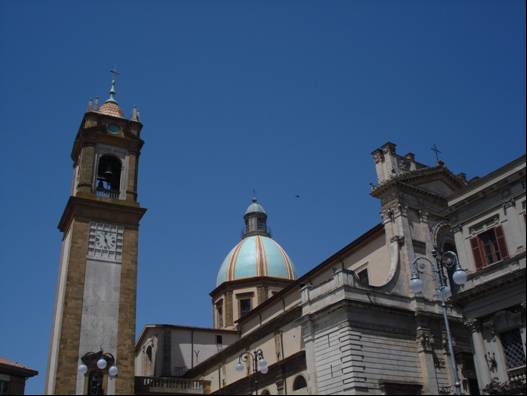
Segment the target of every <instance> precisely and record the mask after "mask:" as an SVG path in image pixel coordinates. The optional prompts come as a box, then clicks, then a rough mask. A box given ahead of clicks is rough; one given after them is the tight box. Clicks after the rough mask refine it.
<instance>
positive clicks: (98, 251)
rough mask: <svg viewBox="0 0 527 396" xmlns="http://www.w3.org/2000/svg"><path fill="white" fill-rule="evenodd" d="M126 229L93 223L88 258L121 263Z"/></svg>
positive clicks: (113, 225)
mask: <svg viewBox="0 0 527 396" xmlns="http://www.w3.org/2000/svg"><path fill="white" fill-rule="evenodd" d="M123 236H124V228H123V227H122V226H120V225H115V224H104V223H91V225H90V237H89V245H88V257H91V258H95V259H100V260H105V261H114V262H118V263H120V262H121V260H122V254H123Z"/></svg>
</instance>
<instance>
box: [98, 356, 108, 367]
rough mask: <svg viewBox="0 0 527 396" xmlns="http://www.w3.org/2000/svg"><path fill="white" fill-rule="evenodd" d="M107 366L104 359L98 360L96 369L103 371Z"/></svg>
mask: <svg viewBox="0 0 527 396" xmlns="http://www.w3.org/2000/svg"><path fill="white" fill-rule="evenodd" d="M107 365H108V362H107V361H106V359H103V358H100V359H99V360H97V367H98V368H99V370H104V369H105V368H106V366H107Z"/></svg>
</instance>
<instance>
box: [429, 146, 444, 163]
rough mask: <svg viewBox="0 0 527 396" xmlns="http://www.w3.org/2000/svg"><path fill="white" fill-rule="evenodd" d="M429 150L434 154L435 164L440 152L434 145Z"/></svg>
mask: <svg viewBox="0 0 527 396" xmlns="http://www.w3.org/2000/svg"><path fill="white" fill-rule="evenodd" d="M430 150H432V151H433V152H434V153H435V156H436V162H439V154H441V151H439V149H438V148H437V145H436V144H435V143H434V145H433V146H432V148H431V149H430Z"/></svg>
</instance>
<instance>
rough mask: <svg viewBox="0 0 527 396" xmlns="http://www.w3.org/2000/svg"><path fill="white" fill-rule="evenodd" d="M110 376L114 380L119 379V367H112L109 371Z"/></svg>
mask: <svg viewBox="0 0 527 396" xmlns="http://www.w3.org/2000/svg"><path fill="white" fill-rule="evenodd" d="M108 374H109V375H110V377H112V378H113V377H117V374H119V369H118V368H117V366H112V367H110V368H109V369H108Z"/></svg>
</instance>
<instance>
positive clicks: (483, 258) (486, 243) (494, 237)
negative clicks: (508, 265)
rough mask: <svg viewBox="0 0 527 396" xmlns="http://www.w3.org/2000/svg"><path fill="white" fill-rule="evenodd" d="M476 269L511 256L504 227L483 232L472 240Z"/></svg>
mask: <svg viewBox="0 0 527 396" xmlns="http://www.w3.org/2000/svg"><path fill="white" fill-rule="evenodd" d="M470 245H471V247H472V253H473V255H474V261H475V263H476V269H478V270H479V269H481V268H483V267H486V266H488V265H490V264H494V263H497V262H498V261H502V260H506V259H508V258H509V253H508V251H507V244H506V242H505V235H504V234H503V227H502V226H498V227H495V228H492V229H490V230H488V231H485V232H482V233H481V234H479V235H477V236H475V237H474V238H472V239H471V240H470Z"/></svg>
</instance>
